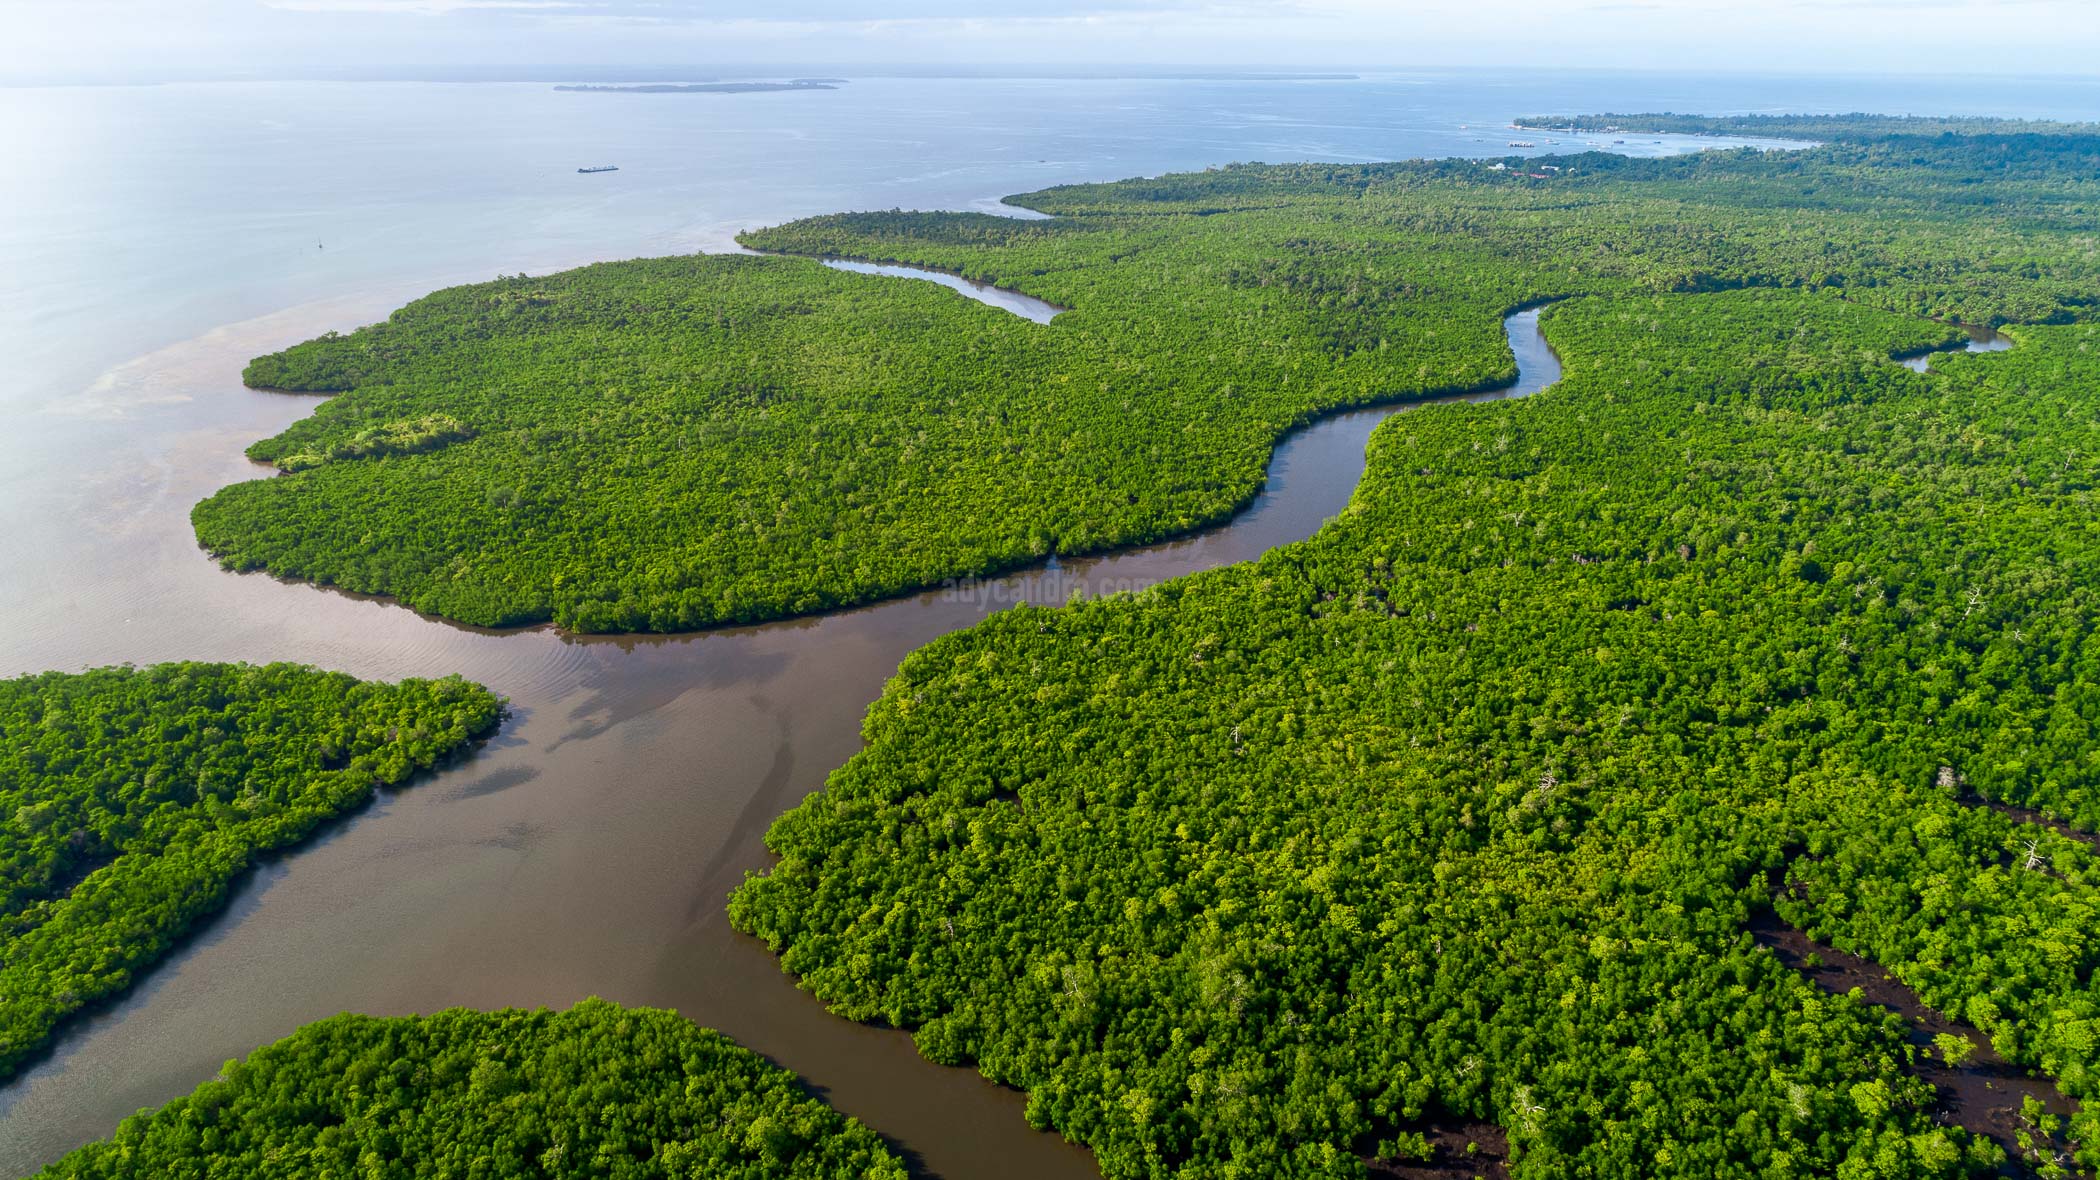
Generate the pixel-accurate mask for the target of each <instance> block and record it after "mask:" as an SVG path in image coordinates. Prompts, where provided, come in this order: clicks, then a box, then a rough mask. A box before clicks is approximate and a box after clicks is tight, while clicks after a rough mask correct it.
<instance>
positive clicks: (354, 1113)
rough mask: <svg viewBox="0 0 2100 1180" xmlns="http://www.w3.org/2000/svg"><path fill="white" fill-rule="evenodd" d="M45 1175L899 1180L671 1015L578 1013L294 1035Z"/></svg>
mask: <svg viewBox="0 0 2100 1180" xmlns="http://www.w3.org/2000/svg"><path fill="white" fill-rule="evenodd" d="M41 1175H42V1176H43V1177H45V1178H46V1180H61V1178H64V1180H89V1178H107V1180H130V1178H133V1177H155V1178H160V1177H169V1178H183V1180H188V1178H196V1180H203V1178H206V1177H225V1178H228V1180H231V1178H233V1177H240V1178H242V1180H247V1178H250V1177H286V1178H290V1177H299V1178H300V1180H307V1178H313V1180H336V1178H342V1180H349V1178H351V1177H371V1176H387V1177H430V1178H432V1180H438V1178H446V1180H509V1178H511V1177H519V1176H591V1177H607V1178H610V1180H642V1178H645V1177H665V1178H666V1180H672V1178H675V1180H688V1178H691V1177H707V1178H708V1180H776V1178H777V1180H788V1178H794V1180H904V1176H905V1171H904V1165H903V1163H902V1161H900V1160H898V1159H897V1158H896V1157H895V1156H894V1155H892V1154H891V1153H890V1151H889V1149H888V1148H886V1147H884V1146H883V1144H882V1141H881V1140H880V1139H878V1138H876V1136H875V1135H874V1133H873V1132H871V1131H869V1130H868V1129H867V1128H865V1127H863V1126H861V1125H860V1124H859V1123H857V1122H854V1121H853V1120H852V1119H849V1118H846V1117H845V1116H843V1115H841V1114H839V1113H838V1112H837V1111H834V1110H832V1109H831V1108H830V1107H828V1106H826V1105H824V1103H823V1102H821V1101H819V1100H817V1099H816V1098H813V1097H811V1096H810V1095H809V1094H808V1093H807V1092H805V1091H804V1090H803V1089H802V1088H801V1086H800V1085H799V1084H797V1082H796V1079H795V1075H793V1074H791V1073H789V1072H787V1071H786V1070H784V1069H780V1068H777V1067H775V1066H772V1065H768V1064H767V1063H766V1062H765V1061H764V1059H762V1058H760V1057H759V1056H758V1055H757V1054H755V1053H752V1052H751V1051H749V1050H747V1049H743V1048H740V1047H738V1046H737V1045H736V1044H735V1043H733V1042H731V1041H730V1040H729V1039H728V1038H727V1037H724V1036H722V1035H721V1034H719V1033H716V1032H712V1031H710V1030H707V1029H702V1028H696V1027H694V1026H693V1025H692V1024H691V1023H690V1022H688V1021H686V1020H685V1019H684V1018H682V1017H680V1016H678V1015H677V1014H676V1013H672V1012H662V1011H657V1010H654V1009H648V1008H636V1009H625V1008H620V1007H618V1006H616V1005H613V1004H608V1003H606V1002H604V1001H603V1000H586V1001H585V1002H583V1003H581V1004H578V1005H577V1006H576V1007H574V1008H572V1009H570V1010H568V1011H567V1012H548V1011H546V1010H544V1009H542V1010H540V1011H537V1012H521V1011H516V1010H511V1011H504V1012H468V1011H465V1010H461V1009H454V1010H452V1011H448V1012H439V1013H437V1014H436V1015H433V1016H424V1017H405V1018H393V1019H375V1018H373V1017H368V1016H352V1015H343V1016H337V1017H334V1018H332V1019H329V1020H323V1021H320V1022H319V1023H316V1024H310V1025H307V1026H306V1027H305V1028H303V1029H300V1030H299V1031H298V1032H297V1033H294V1034H293V1035H291V1036H289V1037H286V1038H285V1039H284V1040H282V1041H279V1042H277V1043H276V1044H274V1045H270V1046H267V1047H265V1048H262V1049H259V1050H257V1051H256V1052H255V1053H254V1054H253V1055H251V1056H250V1057H249V1058H248V1059H247V1060H246V1061H229V1062H227V1063H226V1068H225V1070H224V1071H223V1072H222V1073H221V1075H220V1077H219V1078H218V1079H216V1080H214V1081H210V1082H206V1083H205V1084H204V1085H203V1086H200V1087H199V1088H198V1089H197V1091H196V1093H194V1094H192V1095H190V1096H189V1097H187V1098H178V1099H176V1100H175V1101H173V1102H170V1103H169V1104H168V1105H166V1106H164V1107H161V1108H160V1109H159V1110H156V1111H149V1112H145V1113H142V1114H138V1115H135V1116H133V1117H131V1118H128V1119H126V1120H124V1123H123V1125H121V1126H120V1127H118V1128H117V1133H116V1134H115V1135H114V1136H112V1137H111V1138H110V1139H108V1140H107V1141H105V1142H102V1143H94V1144H90V1145H88V1146H87V1147H83V1148H81V1149H80V1150H78V1151H76V1152H74V1153H72V1154H71V1155H69V1156H66V1157H65V1158H64V1159H62V1160H60V1161H58V1162H57V1163H55V1164H53V1165H51V1166H50V1167H49V1168H46V1169H45V1170H44V1171H43V1172H42V1173H41Z"/></svg>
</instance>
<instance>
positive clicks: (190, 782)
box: [0, 663, 502, 1076]
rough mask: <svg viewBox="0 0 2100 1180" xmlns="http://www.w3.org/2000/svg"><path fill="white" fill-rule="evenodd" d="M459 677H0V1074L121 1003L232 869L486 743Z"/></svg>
mask: <svg viewBox="0 0 2100 1180" xmlns="http://www.w3.org/2000/svg"><path fill="white" fill-rule="evenodd" d="M501 715H502V702H501V701H500V700H498V699H497V698H496V697H495V696H494V695H493V694H491V693H490V692H489V691H488V690H487V689H485V688H482V687H481V686H479V685H475V684H470V683H468V682H466V681H463V680H460V679H458V678H457V677H451V678H447V679H444V680H404V681H401V682H400V683H398V684H375V683H369V682H363V681H359V680H356V679H354V678H352V677H349V676H346V675H343V674H341V673H332V672H322V671H319V670H317V669H313V668H307V667H302V666H299V665H295V664H271V665H267V666H254V665H248V664H204V663H177V664H160V665H155V666H153V667H148V668H131V667H122V668H102V669H96V670H94V671H89V672H83V673H59V672H49V673H44V674H41V675H32V676H23V677H18V678H16V679H13V680H0V818H4V820H5V822H4V823H0V863H4V865H5V872H4V873H0V919H4V922H0V1076H8V1075H12V1074H13V1073H14V1072H15V1071H16V1070H18V1069H20V1068H21V1066H22V1065H23V1064H24V1063H25V1062H26V1061H28V1060H29V1059H30V1058H32V1057H33V1056H34V1055H35V1054H36V1053H37V1052H38V1051H40V1050H41V1049H42V1047H43V1046H44V1045H45V1043H46V1042H47V1041H48V1040H49V1038H50V1037H51V1036H52V1035H53V1033H54V1031H55V1030H56V1029H57V1028H58V1026H59V1025H60V1023H61V1022H63V1021H64V1020H65V1019H66V1018H67V1017H68V1016H71V1015H72V1014H74V1013H76V1012H79V1011H81V1010H82V1009H84V1008H86V1007H88V1006H90V1005H92V1004H95V1003H97V1002H99V1001H103V1000H107V999H109V998H111V997H114V996H116V995H118V994H120V993H122V992H123V991H124V989H125V988H127V987H128V986H129V985H130V984H131V982H132V981H133V980H135V979H136V978H138V976H140V975H141V974H143V973H145V972H146V971H148V970H149V969H150V968H151V967H152V965H153V963H154V962H155V961H157V960H158V959H160V958H161V957H162V956H163V955H165V954H166V953H167V952H168V951H169V950H170V949H171V948H173V947H174V946H175V945H177V944H178V943H179V941H180V940H181V939H182V938H183V937H184V936H185V935H186V934H188V933H189V932H190V931H191V930H193V929H195V928H196V926H197V925H198V924H199V923H201V922H203V921H204V920H206V919H207V918H209V917H210V916H211V915H212V914H215V913H217V912H218V911H219V910H220V909H221V908H223V907H224V906H225V904H226V901H227V899H228V897H229V896H230V895H231V892H232V889H233V887H234V885H235V883H236V882H237V881H238V880H239V879H240V876H241V874H242V873H243V872H244V871H246V870H247V869H248V868H249V867H250V866H252V865H253V864H255V863H256V861H257V860H258V859H260V858H261V857H263V856H265V855H268V854H269V853H272V852H275V851H277V850H279V849H283V848H286V847H289V846H291V845H293V844H296V843H298V842H299V841H300V840H303V839H305V838H306V837H307V836H308V835H309V834H311V833H312V832H314V831H315V830H317V829H318V828H320V827H321V826H322V825H324V824H326V823H328V822H329V821H330V820H332V819H334V818H336V817H337V816H339V815H341V814H343V813H345V812H347V811H350V810H353V809H355V808H356V807H358V806H360V805H361V804H363V803H364V802H365V801H367V800H368V799H370V798H371V797H372V794H373V792H374V791H375V790H377V789H379V788H381V787H387V786H394V785H397V784H400V783H402V782H404V781H406V780H407V779H408V778H409V777H410V776H412V775H414V774H415V773H416V772H418V771H420V770H426V769H428V768H430V767H431V766H433V765H435V764H437V763H438V762H440V761H442V760H443V759H446V758H448V757H450V756H452V755H454V754H456V753H457V752H459V751H460V750H462V749H463V748H465V747H466V746H467V744H468V743H470V742H472V741H473V740H474V739H475V738H478V737H480V736H483V735H485V734H487V733H489V732H490V731H491V730H493V729H494V728H495V727H496V725H497V724H498V722H499V721H500V718H501Z"/></svg>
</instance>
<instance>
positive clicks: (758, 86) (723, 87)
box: [555, 78, 845, 94]
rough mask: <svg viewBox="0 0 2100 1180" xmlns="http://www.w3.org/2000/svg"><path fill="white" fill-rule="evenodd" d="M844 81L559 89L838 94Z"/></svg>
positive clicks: (569, 87)
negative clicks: (784, 91)
mask: <svg viewBox="0 0 2100 1180" xmlns="http://www.w3.org/2000/svg"><path fill="white" fill-rule="evenodd" d="M843 85H845V79H843V78H793V79H790V80H789V81H786V82H651V83H647V84H645V85H640V86H556V87H555V89H556V90H587V91H592V92H595V93H599V94H759V93H764V92H766V91H772V90H837V89H838V88H839V87H841V86H843Z"/></svg>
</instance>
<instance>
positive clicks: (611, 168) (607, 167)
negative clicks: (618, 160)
mask: <svg viewBox="0 0 2100 1180" xmlns="http://www.w3.org/2000/svg"><path fill="white" fill-rule="evenodd" d="M619 170H620V166H619V165H618V164H600V165H598V166H597V167H596V168H578V169H577V171H578V172H618V171H619Z"/></svg>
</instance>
